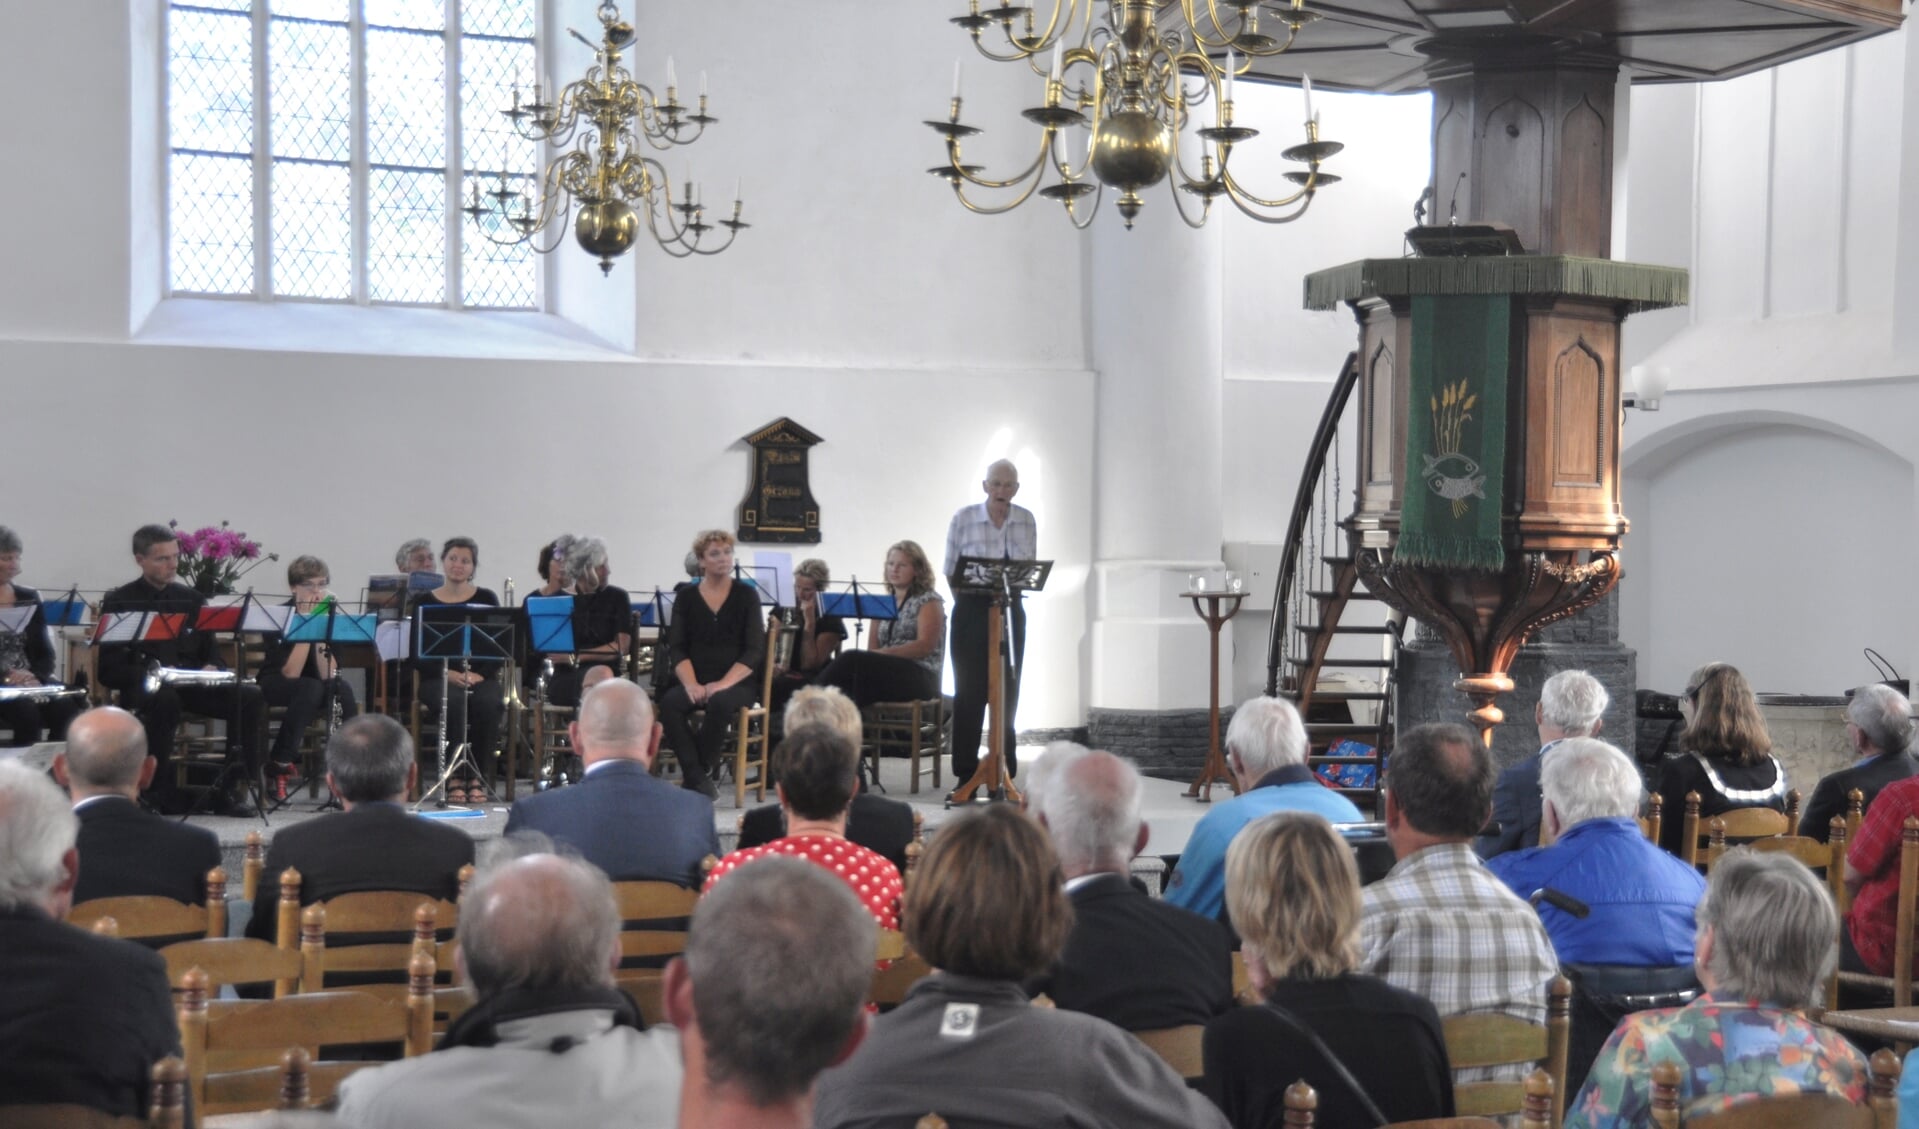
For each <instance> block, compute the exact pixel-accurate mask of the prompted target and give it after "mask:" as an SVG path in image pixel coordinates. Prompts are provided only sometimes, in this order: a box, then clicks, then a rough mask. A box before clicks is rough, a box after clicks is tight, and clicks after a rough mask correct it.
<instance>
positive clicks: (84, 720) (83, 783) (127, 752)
mask: <svg viewBox="0 0 1919 1129" xmlns="http://www.w3.org/2000/svg"><path fill="white" fill-rule="evenodd" d="M62 762H63V767H62V770H61V773H60V775H61V776H62V777H63V778H64V779H63V783H65V784H66V786H67V790H68V792H69V793H71V794H72V796H73V798H74V799H75V800H81V799H85V798H86V797H87V796H100V795H109V794H119V795H137V794H138V793H139V790H140V787H141V784H142V779H141V778H142V777H143V776H144V775H145V773H146V764H147V732H146V730H145V729H144V728H143V727H142V726H141V725H140V719H139V718H136V717H134V716H133V715H132V714H130V713H128V712H127V711H125V710H123V709H119V708H118V707H115V706H101V707H99V708H98V709H91V710H88V711H87V712H85V713H83V714H81V715H80V716H79V717H77V718H74V719H73V723H72V724H71V725H69V726H68V727H67V751H66V753H65V754H63V756H62Z"/></svg>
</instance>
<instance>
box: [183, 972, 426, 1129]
mask: <svg viewBox="0 0 1919 1129" xmlns="http://www.w3.org/2000/svg"><path fill="white" fill-rule="evenodd" d="M432 1000H433V962H432V961H431V960H429V959H427V958H426V957H424V956H422V957H420V958H419V959H418V960H416V961H415V962H414V963H413V967H412V968H411V969H410V970H409V983H408V992H407V998H406V999H405V1001H403V1002H398V1001H390V1000H383V999H379V998H377V997H375V996H372V995H369V994H367V993H365V992H313V993H308V994H302V995H297V996H289V997H287V998H285V999H278V1000H221V1001H218V1002H212V1003H210V1002H209V1001H208V999H207V980H206V977H205V976H203V975H199V974H197V972H189V973H188V974H187V976H186V989H185V991H184V992H183V994H182V999H181V1004H180V1041H181V1045H182V1046H183V1047H184V1048H185V1051H186V1073H187V1088H188V1091H189V1092H190V1093H191V1094H192V1097H193V1101H192V1105H193V1112H194V1123H195V1125H196V1126H197V1125H198V1124H199V1122H200V1120H201V1119H202V1118H205V1117H208V1116H212V1115H214V1114H220V1113H243V1112H248V1111H251V1110H262V1109H272V1108H274V1107H275V1106H276V1105H277V1104H278V1102H279V1098H280V1087H281V1077H280V1069H279V1067H278V1066H277V1065H274V1064H276V1063H277V1062H278V1061H279V1059H280V1058H281V1056H282V1055H283V1054H284V1052H285V1050H286V1048H289V1047H302V1048H305V1049H306V1051H307V1054H308V1055H309V1056H317V1055H318V1053H319V1050H320V1048H322V1047H328V1046H347V1045H363V1044H369V1043H399V1044H401V1045H402V1046H403V1048H404V1053H405V1055H406V1056H407V1057H409V1058H411V1057H413V1056H415V1055H421V1054H425V1053H426V1052H427V1051H429V1050H431V1049H433V1032H432V1027H433V1014H432ZM263 1058H264V1059H266V1061H265V1062H263V1061H262V1059H263ZM372 1065H375V1063H373V1062H321V1061H314V1062H313V1063H312V1064H311V1066H310V1067H309V1069H308V1071H307V1079H308V1085H309V1087H310V1093H311V1095H312V1097H313V1098H314V1100H318V1101H327V1100H330V1099H331V1097H332V1096H333V1093H334V1092H335V1091H336V1090H337V1089H338V1087H339V1083H340V1080H341V1079H343V1078H345V1077H347V1076H348V1075H349V1074H352V1073H353V1072H354V1071H356V1070H361V1069H364V1068H365V1067H368V1066H372Z"/></svg>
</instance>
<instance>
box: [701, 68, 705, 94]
mask: <svg viewBox="0 0 1919 1129" xmlns="http://www.w3.org/2000/svg"><path fill="white" fill-rule="evenodd" d="M700 97H701V98H704V97H706V72H705V71H701V72H700Z"/></svg>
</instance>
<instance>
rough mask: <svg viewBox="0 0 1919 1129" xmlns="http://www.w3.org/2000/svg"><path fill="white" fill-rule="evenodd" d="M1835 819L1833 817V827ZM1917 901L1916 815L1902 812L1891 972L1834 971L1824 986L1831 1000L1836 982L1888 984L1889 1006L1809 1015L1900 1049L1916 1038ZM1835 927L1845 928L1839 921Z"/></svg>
mask: <svg viewBox="0 0 1919 1129" xmlns="http://www.w3.org/2000/svg"><path fill="white" fill-rule="evenodd" d="M1838 830H1839V820H1838V818H1837V817H1835V818H1834V819H1833V831H1834V832H1835V833H1837V832H1838ZM1915 901H1919V816H1907V817H1906V822H1905V824H1904V825H1903V826H1902V827H1901V828H1900V830H1899V896H1898V900H1897V902H1896V903H1895V907H1896V908H1895V917H1894V929H1895V933H1894V942H1893V956H1892V975H1891V976H1873V975H1870V974H1868V973H1864V972H1839V973H1835V974H1834V976H1833V979H1832V981H1830V982H1829V983H1828V985H1827V988H1826V999H1827V1001H1828V1003H1829V1004H1831V1003H1835V1002H1836V1001H1837V990H1838V989H1837V986H1838V985H1839V984H1854V985H1859V986H1863V987H1868V988H1879V989H1891V991H1892V1006H1891V1007H1889V1008H1885V1007H1882V1008H1850V1009H1847V1010H1844V1011H1838V1010H1828V1011H1822V1012H1818V1013H1815V1014H1814V1016H1813V1018H1814V1019H1815V1020H1816V1021H1818V1022H1820V1023H1823V1024H1825V1025H1826V1026H1828V1027H1831V1028H1833V1029H1834V1030H1836V1031H1839V1032H1841V1033H1842V1034H1846V1035H1864V1036H1869V1037H1871V1038H1874V1039H1881V1040H1884V1041H1887V1042H1891V1043H1894V1044H1896V1045H1897V1046H1898V1047H1899V1048H1900V1050H1901V1052H1902V1053H1903V1051H1904V1050H1905V1048H1907V1047H1909V1046H1911V1045H1912V1044H1914V1043H1919V1008H1914V1007H1913V1006H1912V957H1913V938H1912V931H1913V907H1914V903H1915ZM1840 928H1842V929H1843V928H1845V926H1844V924H1843V923H1842V924H1841V925H1840Z"/></svg>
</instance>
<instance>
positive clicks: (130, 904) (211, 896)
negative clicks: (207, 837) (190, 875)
mask: <svg viewBox="0 0 1919 1129" xmlns="http://www.w3.org/2000/svg"><path fill="white" fill-rule="evenodd" d="M103 917H111V918H112V919H113V920H114V922H115V924H116V925H117V926H118V928H117V930H116V931H115V933H114V934H113V935H114V936H116V937H121V938H124V939H126V940H129V941H157V940H161V939H179V938H184V937H224V936H226V935H227V870H226V867H223V866H216V867H214V868H213V869H212V870H209V871H207V900H206V904H205V905H197V906H196V905H188V904H187V903H185V902H176V901H174V900H173V899H172V898H161V897H153V896H143V897H124V898H94V899H92V900H90V901H85V902H81V903H80V904H79V905H77V906H74V907H73V908H72V909H70V910H68V911H67V922H68V923H69V924H72V925H78V926H79V927H80V928H82V929H91V928H93V925H94V923H95V922H96V921H98V920H99V919H101V918H103Z"/></svg>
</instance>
